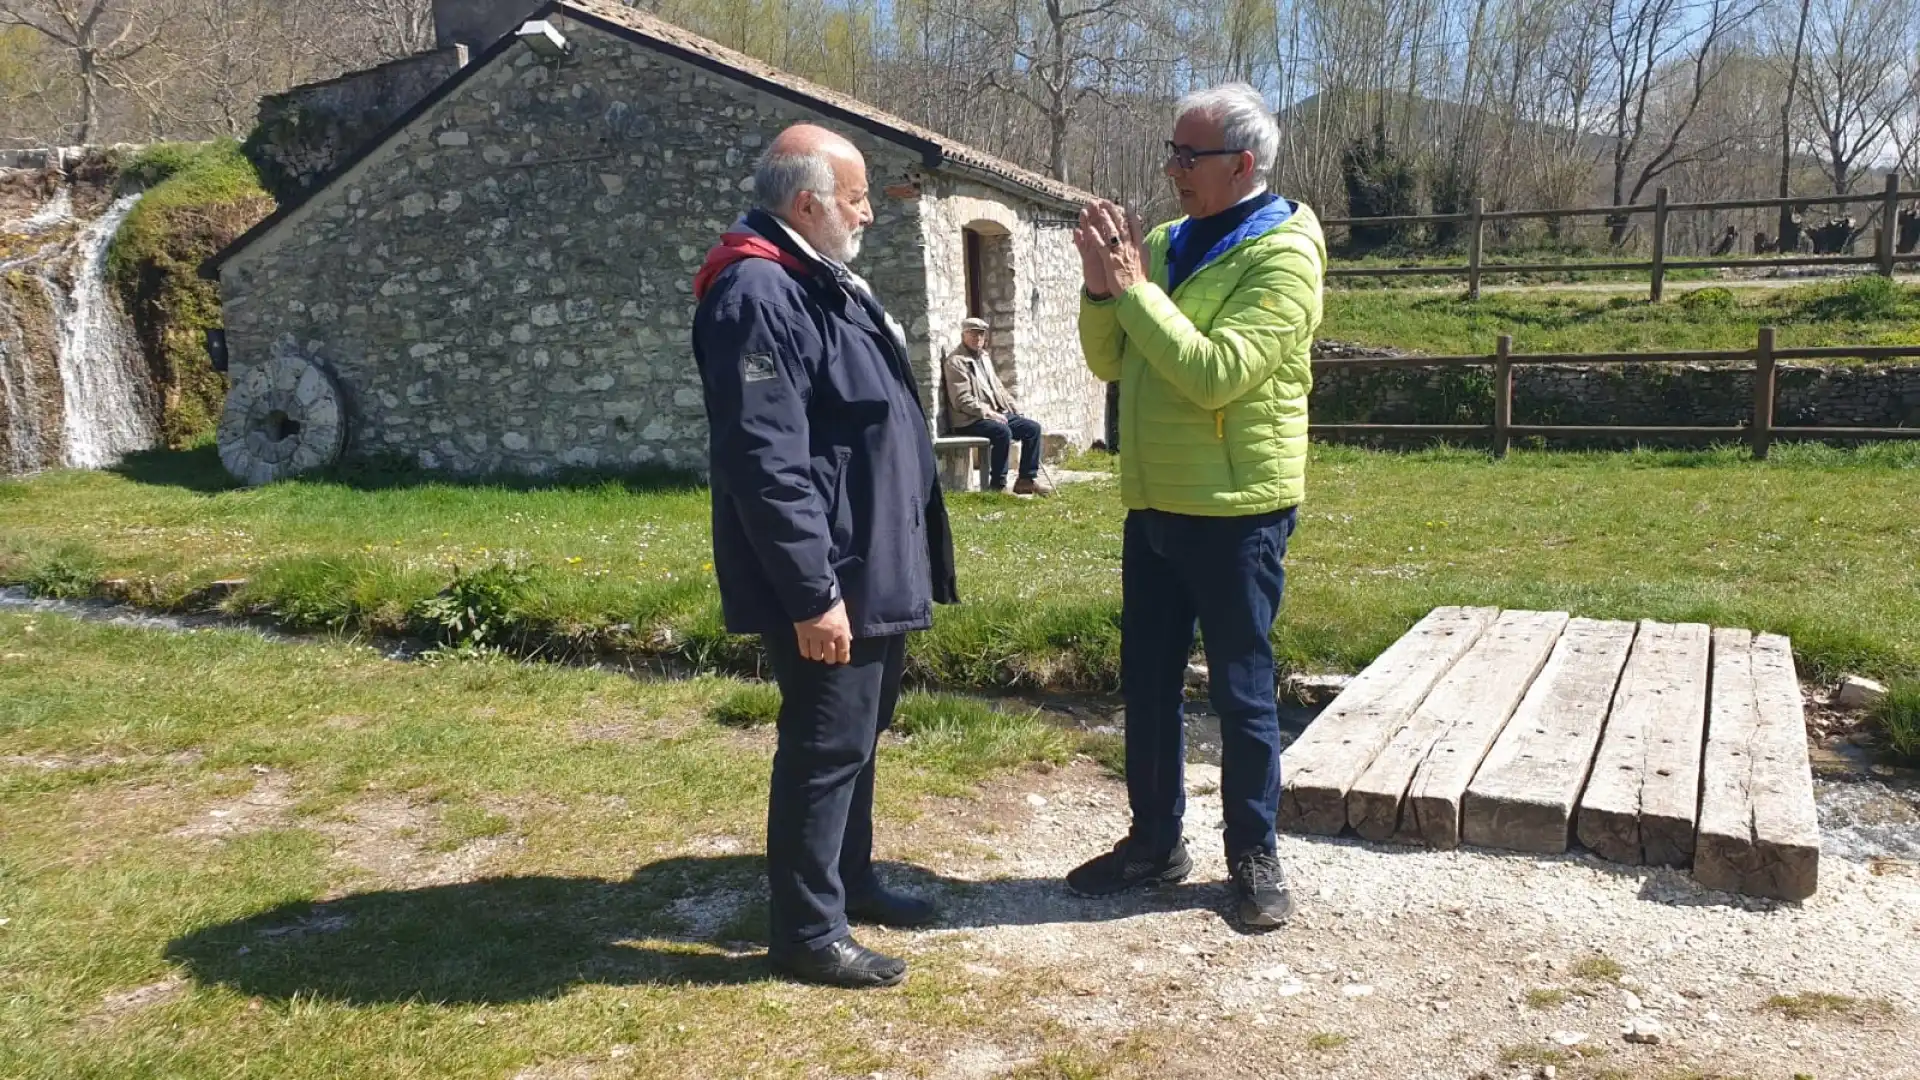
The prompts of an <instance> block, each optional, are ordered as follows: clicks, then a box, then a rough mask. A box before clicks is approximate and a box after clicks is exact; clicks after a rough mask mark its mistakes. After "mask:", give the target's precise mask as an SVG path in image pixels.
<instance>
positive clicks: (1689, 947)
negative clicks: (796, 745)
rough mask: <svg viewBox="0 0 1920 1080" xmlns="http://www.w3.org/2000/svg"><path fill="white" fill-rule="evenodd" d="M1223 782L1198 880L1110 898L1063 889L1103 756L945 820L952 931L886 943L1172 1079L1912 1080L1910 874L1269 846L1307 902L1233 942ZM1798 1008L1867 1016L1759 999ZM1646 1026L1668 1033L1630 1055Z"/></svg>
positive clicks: (980, 1055) (925, 847)
mask: <svg viewBox="0 0 1920 1080" xmlns="http://www.w3.org/2000/svg"><path fill="white" fill-rule="evenodd" d="M1217 777H1218V773H1217V771H1216V770H1210V769H1208V768H1207V767H1205V766H1195V767H1192V768H1190V769H1189V787H1190V789H1191V790H1192V792H1193V796H1192V798H1191V800H1190V804H1189V811H1188V837H1189V845H1190V847H1191V848H1192V851H1193V854H1194V857H1195V859H1196V862H1197V864H1198V866H1197V870H1196V873H1195V875H1194V877H1193V879H1192V880H1191V881H1190V882H1189V883H1188V884H1186V885H1183V886H1180V887H1177V888H1173V889H1167V890H1162V891H1160V892H1158V893H1151V894H1144V895H1138V896H1133V897H1128V898H1122V899H1117V900H1110V901H1084V900H1079V899H1076V898H1073V897H1071V896H1069V895H1068V894H1066V892H1065V891H1064V889H1063V888H1061V887H1060V886H1059V885H1058V884H1057V883H1058V881H1059V879H1060V877H1061V876H1062V875H1064V874H1065V873H1066V871H1067V870H1068V869H1069V868H1070V867H1071V866H1073V865H1074V864H1075V863H1076V862H1078V861H1079V860H1081V859H1082V858H1085V857H1087V856H1089V855H1091V854H1094V853H1096V852H1097V851H1099V850H1101V849H1103V848H1104V847H1106V846H1107V845H1108V844H1110V843H1111V842H1112V840H1113V839H1114V838H1115V837H1116V836H1117V835H1118V833H1119V832H1120V830H1121V829H1123V828H1124V822H1125V809H1126V796H1125V791H1124V789H1123V788H1122V787H1121V786H1120V785H1119V784H1117V783H1116V782H1115V781H1113V780H1111V779H1109V778H1107V777H1105V776H1104V775H1101V774H1100V773H1098V772H1097V771H1096V770H1094V769H1093V768H1092V767H1091V766H1077V767H1075V768H1073V769H1069V770H1065V771H1063V772H1061V773H1058V774H1054V775H1052V776H1048V777H1024V778H1019V779H1017V780H1016V781H1013V782H1008V783H1003V784H1001V785H999V786H997V787H995V788H994V789H992V790H991V791H990V793H989V794H988V796H987V797H986V798H985V800H984V803H981V802H964V803H961V802H956V803H954V804H950V805H946V806H944V807H942V808H941V809H940V810H938V811H936V813H935V814H934V815H933V818H934V820H931V821H928V822H925V823H923V824H924V825H926V826H930V828H916V830H915V832H916V834H917V835H916V836H915V837H914V838H913V841H914V850H915V853H916V854H917V856H918V857H919V859H920V861H921V862H922V864H923V865H926V864H927V863H929V862H931V863H932V865H929V866H928V869H931V870H933V871H935V872H936V873H938V874H940V875H942V876H945V877H950V878H958V879H962V880H967V881H973V882H978V883H979V884H978V885H977V886H975V887H970V888H949V889H946V890H943V891H945V892H947V893H948V894H949V895H948V897H947V904H948V907H949V908H950V911H951V918H950V919H949V920H948V925H949V926H950V927H952V928H951V929H937V930H933V931H929V932H926V933H923V934H918V935H893V936H891V938H890V943H892V944H895V945H898V946H900V947H903V948H905V949H906V950H907V951H908V953H909V954H913V953H925V952H929V951H944V950H957V951H959V952H960V953H961V954H962V955H964V956H965V957H966V958H967V960H968V963H969V966H968V968H967V970H968V971H970V972H978V973H979V977H980V978H983V979H990V978H994V977H996V976H999V975H1002V974H1004V973H1011V972H1015V971H1028V970H1032V969H1039V970H1049V969H1050V970H1052V971H1054V972H1057V973H1058V974H1059V975H1060V977H1061V979H1062V983H1061V985H1062V986H1063V987H1064V989H1063V990H1062V991H1061V992H1060V993H1058V994H1053V995H1048V996H1043V997H1041V998H1038V999H1036V1000H1033V1001H1031V1002H1030V1003H1029V1005H1028V1006H1027V1007H1028V1008H1029V1009H1032V1010H1037V1011H1040V1012H1042V1013H1044V1014H1046V1015H1047V1016H1048V1017H1050V1018H1051V1019H1053V1020H1055V1021H1057V1022H1058V1023H1060V1024H1063V1025H1065V1026H1066V1027H1067V1028H1068V1029H1070V1030H1072V1031H1074V1032H1076V1033H1077V1034H1080V1035H1083V1036H1086V1037H1089V1038H1095V1039H1100V1040H1108V1039H1113V1038H1121V1037H1125V1036H1127V1035H1129V1034H1140V1035H1144V1036H1146V1037H1148V1038H1150V1039H1151V1040H1152V1041H1153V1042H1154V1043H1155V1044H1156V1045H1161V1044H1164V1043H1165V1042H1166V1041H1167V1040H1169V1039H1170V1040H1173V1041H1174V1043H1175V1046H1174V1047H1173V1050H1174V1053H1173V1054H1172V1060H1173V1061H1175V1062H1176V1063H1177V1065H1178V1068H1177V1070H1176V1071H1175V1072H1174V1073H1171V1074H1170V1075H1181V1076H1189V1075H1190V1076H1195V1077H1228V1076H1236V1077H1237V1076H1322V1077H1356V1078H1358V1077H1387V1076H1392V1077H1436V1078H1439V1077H1446V1078H1465V1077H1475V1076H1481V1075H1484V1076H1490V1077H1502V1078H1505V1077H1513V1076H1522V1075H1536V1076H1538V1075H1547V1073H1548V1072H1549V1070H1548V1069H1546V1068H1545V1066H1547V1065H1552V1066H1553V1068H1552V1070H1551V1071H1552V1072H1553V1073H1555V1074H1557V1075H1558V1076H1564V1077H1570V1078H1572V1077H1603V1076H1610V1077H1616V1078H1623V1077H1657V1078H1663V1080H1664V1078H1668V1077H1689V1076H1726V1077H1735V1076H1747V1077H1753V1078H1755V1080H1758V1078H1761V1077H1780V1078H1781V1080H1786V1078H1788V1077H1792V1076H1795V1075H1798V1074H1805V1075H1810V1076H1815V1077H1819V1078H1820V1080H1830V1078H1835V1077H1920V1023H1916V1013H1920V869H1917V868H1916V867H1915V865H1914V864H1913V863H1911V862H1905V861H1899V860H1891V859H1885V858H1882V859H1879V860H1876V861H1874V862H1871V863H1869V862H1859V861H1850V860H1846V859H1841V858H1832V857H1830V858H1828V859H1827V860H1826V862H1825V864H1824V865H1823V867H1822V878H1823V880H1822V883H1821V889H1820V892H1819V894H1818V895H1817V896H1816V897H1815V898H1814V899H1813V900H1811V901H1809V902H1807V903H1805V904H1803V905H1783V904H1774V903H1771V902H1765V901H1749V900H1743V899H1740V898H1735V897H1730V896H1727V895H1725V894H1719V893H1712V892H1708V891H1705V890H1703V889H1701V888H1699V887H1698V886H1697V885H1695V884H1694V883H1693V881H1692V879H1691V877H1690V876H1689V875H1688V874H1686V873H1685V872H1682V871H1674V870H1646V869H1629V868H1622V867H1616V866H1613V865H1611V864H1607V863H1603V862H1601V861H1599V860H1597V859H1594V858H1592V857H1590V856H1586V855H1582V854H1576V855H1569V856H1565V857H1552V858H1543V857H1534V856H1516V855H1505V854H1494V853H1488V852H1480V851H1473V850H1461V851H1452V852H1435V851H1426V850H1418V849H1410V848H1394V847H1384V846H1376V845H1369V844H1363V843H1359V842H1354V841H1345V840H1343V841H1327V840H1321V839H1305V838H1299V837H1283V838H1282V840H1281V849H1280V854H1281V858H1282V860H1283V861H1284V862H1285V863H1286V865H1287V867H1288V870H1289V872H1290V873H1291V875H1292V877H1293V881H1294V888H1295V892H1296V895H1297V896H1298V897H1299V898H1300V899H1301V901H1302V904H1301V911H1300V913H1299V914H1298V916H1297V917H1296V918H1295V920H1294V921H1293V923H1292V924H1291V925H1289V926H1288V927H1287V928H1285V929H1284V930H1282V931H1279V932H1277V933H1273V934H1268V935H1261V936H1247V935H1242V934H1240V933H1238V932H1236V931H1235V930H1234V929H1233V928H1232V927H1231V926H1230V925H1229V924H1228V923H1227V922H1226V920H1225V919H1224V917H1223V915H1224V912H1225V910H1226V908H1227V895H1226V891H1225V889H1224V887H1223V886H1222V885H1221V884H1220V883H1221V882H1222V881H1223V880H1224V877H1225V867H1224V864H1223V859H1222V855H1221V852H1220V851H1219V849H1218V841H1217V836H1218V829H1219V827H1220V803H1219V798H1218V796H1217V795H1216V794H1213V792H1214V791H1215V789H1216V785H1217V782H1218V781H1217ZM929 844H932V845H933V846H932V847H929ZM988 852H992V853H995V854H993V855H988V854H987V853H988ZM930 853H931V858H929V854H930ZM1810 993H1814V994H1825V995H1842V996H1844V998H1851V999H1855V1001H1853V1002H1851V1003H1850V1002H1848V1001H1846V1000H1843V999H1842V998H1821V999H1817V1000H1815V999H1800V1001H1801V1003H1802V1004H1803V1005H1804V1006H1805V1007H1806V1008H1807V1009H1809V1010H1811V1011H1813V1012H1814V1013H1815V1014H1816V1015H1814V1016H1811V1017H1808V1018H1795V1017H1790V1016H1787V1015H1783V1013H1782V1012H1781V1011H1780V1009H1779V1008H1778V1007H1777V1006H1776V1007H1772V1008H1769V1007H1768V1006H1767V1002H1768V1001H1769V999H1771V998H1773V997H1774V996H1775V995H1789V996H1790V995H1802V994H1810ZM1636 1023H1637V1024H1638V1025H1639V1029H1640V1030H1639V1031H1638V1032H1636V1037H1637V1038H1638V1037H1645V1038H1652V1039H1657V1040H1658V1042H1657V1044H1653V1043H1642V1042H1637V1041H1636V1042H1629V1041H1628V1040H1627V1038H1626V1037H1625V1032H1626V1030H1627V1029H1628V1027H1629V1026H1630V1025H1634V1024H1636ZM1034 1052H1035V1048H1033V1047H1025V1046H1005V1047H1001V1046H995V1045H991V1039H990V1038H988V1039H987V1040H985V1041H984V1042H983V1043H981V1044H978V1045H970V1046H968V1047H966V1048H964V1049H962V1050H959V1051H955V1053H954V1055H953V1057H952V1058H951V1059H950V1060H948V1061H947V1062H946V1063H945V1065H944V1066H943V1068H942V1070H941V1071H936V1073H935V1075H937V1076H944V1077H952V1078H956V1080H958V1078H961V1077H988V1076H1001V1075H1009V1074H1011V1073H1013V1072H1016V1071H1017V1070H1018V1068H1019V1067H1020V1063H1021V1062H1022V1061H1030V1060H1031V1056H1032V1054H1033V1053H1034ZM1689 1070H1692V1071H1689Z"/></svg>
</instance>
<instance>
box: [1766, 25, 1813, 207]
mask: <svg viewBox="0 0 1920 1080" xmlns="http://www.w3.org/2000/svg"><path fill="white" fill-rule="evenodd" d="M1812 11H1813V0H1800V18H1799V19H1798V20H1797V21H1796V24H1795V27H1794V31H1793V55H1792V59H1790V60H1788V61H1787V85H1786V92H1785V94H1784V95H1783V96H1782V100H1781V103H1780V197H1781V198H1783V199H1784V198H1786V197H1787V196H1789V195H1791V194H1793V143H1794V139H1793V119H1794V113H1793V95H1794V91H1796V90H1798V89H1799V88H1800V59H1801V57H1802V56H1804V55H1805V54H1806V47H1807V17H1808V15H1810V14H1811V13H1812ZM1774 228H1775V232H1774V234H1773V235H1774V236H1775V237H1783V236H1786V235H1788V234H1789V233H1790V232H1791V231H1792V230H1793V207H1791V206H1786V205H1782V206H1781V207H1780V216H1779V220H1778V221H1777V222H1776V223H1775V226H1774Z"/></svg>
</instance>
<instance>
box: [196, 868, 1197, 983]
mask: <svg viewBox="0 0 1920 1080" xmlns="http://www.w3.org/2000/svg"><path fill="white" fill-rule="evenodd" d="M1089 854H1092V853H1091V852H1090V853H1089ZM881 872H882V874H883V876H884V877H885V878H886V880H887V881H888V882H889V883H890V884H892V885H893V886H894V887H897V888H902V889H904V890H905V891H908V892H912V893H916V894H919V895H922V896H927V897H930V898H933V899H935V900H936V901H937V902H939V903H940V904H941V907H942V910H943V917H942V919H941V920H940V921H939V923H937V924H936V928H946V929H951V928H956V927H958V928H966V927H984V926H1002V925H1036V924H1043V923H1056V922H1104V921H1111V920H1116V919H1124V918H1130V917H1132V916H1135V915H1139V914H1142V913H1144V912H1149V911H1174V910H1186V909H1191V908H1194V907H1215V908H1220V909H1221V910H1224V908H1225V904H1226V890H1225V887H1224V886H1223V885H1220V884H1217V883H1216V884H1209V885H1183V886H1176V887H1171V888H1167V889H1162V890H1158V891H1155V892H1146V893H1137V894H1131V895H1127V896H1122V897H1114V898H1110V899H1106V900H1083V899H1079V898H1077V897H1075V896H1073V895H1071V894H1069V893H1068V892H1067V891H1066V888H1065V886H1064V884H1062V883H1061V882H1060V881H1059V880H1057V879H1017V880H995V881H984V882H965V881H959V880H955V879H952V878H947V877H942V876H940V875H937V874H933V873H931V872H929V871H925V870H921V869H917V868H913V867H905V866H900V865H897V864H893V865H886V866H883V867H882V871H881ZM765 875H766V869H765V861H764V860H763V859H762V858H761V857H759V856H757V855H751V856H749V855H725V856H699V857H696V856H688V857H679V858H672V859H665V860H662V861H660V862H656V863H652V864H650V865H647V866H644V867H641V868H640V869H639V870H637V871H635V872H634V874H633V876H632V877H631V878H629V879H627V880H625V881H609V880H604V879H600V878H568V877H502V878H488V879H483V880H480V881H473V882H466V883H462V884H456V885H436V886H429V887H425V888H419V889H397V890H388V891H381V892H368V893H358V894H355V895H350V896H345V897H341V898H340V899H337V900H330V901H324V902H318V903H309V902H296V903H288V904H282V905H279V906H277V907H273V908H269V909H267V910H265V911H262V912H259V913H258V914H255V915H252V916H249V917H247V918H244V919H239V920H236V921H233V922H225V923H218V924H215V925H211V926H207V927H203V928H202V929H199V930H196V931H193V932H192V933H189V934H186V935H183V936H182V937H179V938H177V939H175V940H174V941H173V942H171V943H170V944H169V945H168V946H167V951H166V954H167V958H168V959H169V960H170V961H172V962H174V963H177V964H180V965H181V966H183V967H184V968H185V969H186V971H187V973H188V975H189V976H190V977H191V978H192V979H194V980H195V981H197V982H200V983H203V984H206V985H215V986H223V987H226V988H229V989H231V990H233V991H235V992H237V993H241V994H246V995H249V996H257V997H264V998H271V999H274V1000H280V1001H289V1000H293V999H294V998H297V997H307V998H321V999H325V1000H331V1001H343V1002H350V1003H354V1004H381V1003H397V1002H413V1001H428V1002H436V1003H441V1004H453V1005H477V1004H492V1005H499V1004H508V1003H512V1002H524V1001H537V1000H544V999H548V998H553V997H557V996H559V995H562V994H565V993H567V992H568V991H570V990H571V989H573V988H574V987H576V986H583V985H611V986H631V985H656V986H730V985H738V984H742V983H752V982H758V981H762V980H765V979H768V978H770V977H771V976H772V972H771V969H770V968H769V967H768V965H767V962H766V958H765V954H764V947H765V939H766V924H765V912H766V907H765V903H766V902H765V898H764V897H765V888H766V885H765V881H766V878H765ZM906 951H907V952H908V953H909V955H911V953H912V951H913V950H912V949H911V948H909V949H907V950H906Z"/></svg>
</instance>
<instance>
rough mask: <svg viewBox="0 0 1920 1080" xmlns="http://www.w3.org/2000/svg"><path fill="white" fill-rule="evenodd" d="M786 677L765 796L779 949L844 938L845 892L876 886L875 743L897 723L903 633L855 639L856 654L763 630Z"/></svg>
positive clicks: (777, 669)
mask: <svg viewBox="0 0 1920 1080" xmlns="http://www.w3.org/2000/svg"><path fill="white" fill-rule="evenodd" d="M761 640H762V642H763V643H764V644H765V645H766V649H767V656H768V658H769V659H770V660H771V661H772V663H773V675H774V679H775V681H776V682H778V683H779V685H780V719H779V743H778V746H777V747H776V749H775V750H774V753H773V791H772V793H771V795H770V796H769V798H768V800H767V877H768V881H769V884H770V886H771V893H772V927H771V929H772V936H771V937H770V938H769V939H768V941H769V946H770V948H771V949H772V950H773V951H774V952H791V951H795V950H799V949H818V948H823V947H825V946H828V945H831V944H833V943H834V942H836V941H839V940H840V939H841V938H844V937H846V936H847V915H846V902H847V895H848V893H850V892H851V893H853V894H855V895H858V894H859V893H860V892H862V891H863V890H868V889H871V888H872V887H873V886H874V884H875V878H874V873H873V773H874V747H875V745H876V744H877V742H878V741H879V738H880V733H881V732H882V731H885V730H886V729H887V727H888V726H889V725H890V724H892V723H893V707H894V705H895V703H896V702H898V701H899V698H900V674H901V671H902V670H903V669H904V667H905V665H906V657H907V639H906V635H904V634H896V635H894V636H892V637H878V638H857V639H855V640H854V643H853V662H852V663H850V664H844V665H828V664H822V663H819V662H817V661H813V660H807V659H805V658H803V657H802V656H801V655H800V647H799V643H798V642H796V641H795V640H794V636H793V635H792V634H767V635H765V636H763V637H762V638H761Z"/></svg>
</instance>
